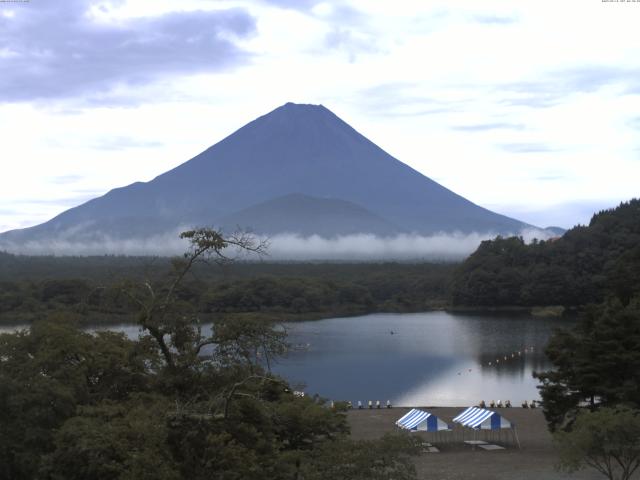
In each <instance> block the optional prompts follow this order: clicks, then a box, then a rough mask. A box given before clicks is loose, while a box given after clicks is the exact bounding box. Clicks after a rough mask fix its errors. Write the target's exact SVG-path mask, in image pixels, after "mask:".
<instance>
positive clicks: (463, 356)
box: [0, 312, 574, 406]
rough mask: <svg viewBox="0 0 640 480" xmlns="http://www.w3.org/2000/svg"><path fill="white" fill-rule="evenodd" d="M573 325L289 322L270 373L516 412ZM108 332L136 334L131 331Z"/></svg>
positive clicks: (308, 384) (401, 401) (367, 395)
mask: <svg viewBox="0 0 640 480" xmlns="http://www.w3.org/2000/svg"><path fill="white" fill-rule="evenodd" d="M573 323H574V322H570V321H565V320H557V319H540V318H533V317H529V316H521V315H520V316H518V315H486V314H485V315H454V314H451V313H446V312H427V313H412V314H388V313H382V314H373V315H365V316H361V317H349V318H330V319H326V320H315V321H310V322H296V323H288V324H285V326H286V328H287V330H288V332H289V342H290V343H291V344H292V345H294V346H298V347H299V348H295V349H293V350H292V351H290V352H289V353H288V354H287V356H286V357H285V358H282V359H280V360H278V362H277V363H276V364H275V365H273V370H274V371H275V372H276V373H278V374H280V375H282V376H283V377H284V378H286V379H287V380H289V382H291V383H292V385H293V386H294V388H296V389H298V390H304V391H305V392H306V393H307V394H309V395H313V394H315V393H317V394H319V395H320V396H322V397H324V398H328V399H332V400H351V402H353V403H354V405H356V404H357V402H358V400H360V401H362V403H363V404H365V402H367V401H368V400H373V401H375V400H380V401H381V402H382V403H385V402H386V401H387V400H391V402H392V403H393V404H394V405H398V406H401V405H402V406H416V405H421V406H428V405H438V406H465V405H471V404H476V403H477V402H479V401H480V400H482V399H484V400H485V401H487V402H489V401H490V400H496V401H497V400H498V399H501V400H503V401H504V400H506V399H509V400H511V402H512V403H513V404H514V405H515V404H518V405H519V404H520V403H521V402H522V401H523V400H524V399H527V400H529V401H530V400H532V399H538V398H539V395H538V391H537V389H536V385H537V381H536V380H535V379H534V378H533V377H532V375H531V374H532V372H533V371H540V370H545V369H548V368H550V367H551V365H550V364H549V362H548V360H547V359H546V358H545V356H544V353H543V349H544V347H545V345H546V343H547V341H548V339H549V336H550V335H551V333H552V331H553V329H554V328H555V327H558V326H560V327H569V326H571V325H572V324H573ZM16 328H19V326H16V327H7V328H0V332H1V331H12V330H15V329H16ZM109 328H111V329H113V330H118V331H122V332H125V333H126V334H127V335H128V336H130V337H132V338H135V337H137V336H138V334H139V329H138V327H137V326H135V325H118V326H112V327H109ZM392 332H393V333H392ZM518 352H519V353H518ZM505 357H506V359H505ZM497 361H499V362H497Z"/></svg>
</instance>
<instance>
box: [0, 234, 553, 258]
mask: <svg viewBox="0 0 640 480" xmlns="http://www.w3.org/2000/svg"><path fill="white" fill-rule="evenodd" d="M516 235H519V236H522V237H523V238H524V240H525V241H526V242H530V241H532V240H533V239H534V238H537V239H539V240H545V239H548V238H550V236H551V234H550V233H549V232H546V231H544V230H537V229H528V230H523V231H521V232H519V233H516ZM495 237H496V234H495V233H491V232H487V233H470V234H462V233H453V234H445V233H440V234H435V235H430V236H424V235H417V234H400V235H396V236H393V237H378V236H375V235H372V234H357V235H346V236H338V237H333V238H323V237H320V236H317V235H312V236H310V237H302V236H300V235H296V234H288V233H287V234H278V235H275V236H272V237H268V238H263V237H259V236H257V237H256V240H259V241H265V242H266V245H267V248H266V255H264V256H263V257H262V258H263V259H264V260H276V261H282V260H294V261H295V260H297V261H303V260H337V261H344V260H351V261H353V260H356V261H367V260H459V259H461V258H464V257H466V256H468V255H469V254H470V253H472V252H473V251H474V250H475V249H476V248H477V247H478V245H480V242H481V241H483V240H488V239H492V238H495ZM187 247H188V244H187V242H186V241H184V240H181V239H180V238H179V237H178V233H177V232H176V233H167V234H163V235H156V236H153V237H149V238H146V239H129V240H126V239H125V240H123V239H112V238H110V237H108V236H103V237H101V238H97V239H95V240H91V241H87V242H77V241H74V240H73V239H72V238H69V237H67V239H62V240H60V239H57V240H56V239H53V240H50V241H38V242H34V241H32V242H25V243H22V244H18V243H0V250H4V251H7V252H10V253H16V254H25V255H58V256H64V255H76V256H88V255H152V256H172V255H179V254H182V253H184V252H185V251H186V249H187ZM228 253H229V256H231V257H242V258H243V259H245V260H250V259H256V260H257V259H258V258H259V257H257V256H256V255H253V254H246V253H243V252H232V251H229V252H228Z"/></svg>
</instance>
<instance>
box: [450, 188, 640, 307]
mask: <svg viewBox="0 0 640 480" xmlns="http://www.w3.org/2000/svg"><path fill="white" fill-rule="evenodd" d="M638 291H640V200H638V199H633V200H631V201H629V202H625V203H622V204H620V205H619V206H618V207H617V208H614V209H611V210H604V211H601V212H599V213H597V214H595V215H594V216H593V218H592V219H591V222H590V223H589V225H588V226H577V227H575V228H573V229H571V230H569V231H568V232H567V233H565V235H564V236H562V237H560V238H557V239H552V240H547V241H535V242H533V243H531V244H529V245H526V244H525V242H524V241H523V239H522V238H517V237H512V238H501V237H498V238H496V239H495V240H489V241H484V242H482V244H481V245H480V247H479V248H478V250H476V252H475V253H473V254H472V255H471V256H470V257H469V258H468V259H467V260H466V261H465V262H463V263H462V264H461V265H460V266H459V268H457V269H456V271H455V274H454V279H453V284H452V303H453V304H454V305H465V306H506V305H509V306H511V305H514V306H516V305H517V306H536V305H564V306H579V305H585V304H588V303H599V302H601V301H603V300H604V299H605V298H606V297H607V296H608V295H609V294H614V295H615V296H617V297H619V298H620V299H621V300H622V301H623V303H628V302H629V299H630V298H631V297H632V296H633V295H634V293H637V292H638Z"/></svg>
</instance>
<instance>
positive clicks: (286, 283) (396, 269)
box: [0, 254, 454, 323]
mask: <svg viewBox="0 0 640 480" xmlns="http://www.w3.org/2000/svg"><path fill="white" fill-rule="evenodd" d="M168 268H170V261H169V260H168V259H165V258H144V257H138V258H136V257H109V256H105V257H84V258H83V257H27V256H14V255H9V254H0V318H2V321H3V322H4V323H11V322H14V323H15V322H30V321H32V320H33V319H35V318H38V316H39V315H41V314H43V313H47V312H51V311H59V310H62V311H67V312H72V313H79V314H82V315H83V318H84V319H85V321H89V322H103V321H121V320H122V317H123V316H126V315H130V314H131V313H132V310H131V304H130V302H129V301H128V299H127V298H126V296H124V295H123V294H122V291H123V285H125V284H126V283H127V282H130V281H132V280H135V281H145V280H159V279H162V278H164V276H166V271H167V269H168ZM453 268H454V265H453V264H446V263H443V264H437V263H420V264H403V263H377V264H376V263H372V264H364V263H359V264H358V263H355V264H348V263H316V264H314V263H260V262H253V263H241V262H239V263H223V264H222V265H221V266H220V268H211V266H209V265H197V266H194V268H193V270H192V271H190V272H189V276H188V277H187V278H185V280H184V282H182V283H181V285H180V288H179V289H178V291H177V292H176V294H177V296H178V298H179V300H180V301H182V302H184V303H185V304H189V309H192V310H193V309H195V310H196V311H198V312H199V313H201V314H202V315H204V316H207V315H209V316H218V315H220V314H224V315H227V316H229V315H231V316H239V315H244V316H246V315H249V314H250V315H252V316H257V317H260V318H265V319H274V318H277V319H280V320H282V319H285V320H292V319H293V320H295V319H309V318H320V317H326V316H336V315H354V314H362V313H369V312H374V311H394V312H405V311H420V310H427V309H431V308H436V307H442V306H444V305H446V303H447V302H448V295H449V290H448V288H449V279H450V278H451V273H452V271H453Z"/></svg>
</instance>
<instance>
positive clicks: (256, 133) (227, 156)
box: [0, 103, 525, 241]
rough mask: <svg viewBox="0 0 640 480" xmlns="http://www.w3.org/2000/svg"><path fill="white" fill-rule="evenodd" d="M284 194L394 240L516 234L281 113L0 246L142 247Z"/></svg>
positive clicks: (313, 118) (357, 139)
mask: <svg viewBox="0 0 640 480" xmlns="http://www.w3.org/2000/svg"><path fill="white" fill-rule="evenodd" d="M294 192H299V193H302V194H304V195H308V196H312V197H317V198H321V199H336V200H343V201H347V202H352V203H355V204H357V205H359V206H361V207H362V208H364V209H366V210H368V211H370V212H371V213H372V214H374V215H377V216H379V217H381V218H382V219H384V220H385V221H387V222H389V223H392V224H394V225H396V226H397V228H398V232H417V233H423V234H428V233H433V232H439V231H445V232H447V231H448V232H451V231H461V232H471V231H480V232H488V231H491V232H496V233H508V232H518V231H519V230H520V229H521V228H522V227H523V226H525V224H523V223H522V222H519V221H517V220H514V219H511V218H508V217H505V216H503V215H498V214H496V213H493V212H491V211H489V210H486V209H484V208H482V207H479V206H477V205H475V204H473V203H472V202H470V201H468V200H466V199H465V198H463V197H461V196H459V195H457V194H455V193H453V192H451V191H450V190H448V189H446V188H445V187H443V186H441V185H439V184H438V183H436V182H434V181H433V180H431V179H429V178H427V177H425V176H424V175H422V174H420V173H419V172H417V171H415V170H413V169H412V168H410V167H408V166H407V165H405V164H403V163H402V162H400V161H398V160H396V159H395V158H393V157H392V156H391V155H389V154H387V153H386V152H385V151H383V150H382V149H380V148H379V147H377V146H376V145H375V144H373V143H372V142H371V141H369V140H368V139H366V138H365V137H364V136H362V135H361V134H359V133H358V132H357V131H356V130H354V129H353V128H351V127H350V126H349V125H347V124H346V123H345V122H344V121H342V120H341V119H339V118H338V117H337V116H336V115H334V114H333V113H332V112H330V111H329V110H327V109H326V108H325V107H323V106H317V105H296V104H291V103H288V104H286V105H283V106H281V107H279V108H277V109H275V110H274V111H272V112H271V113H269V114H267V115H264V116H262V117H260V118H258V119H256V120H254V121H253V122H251V123H249V124H247V125H246V126H244V127H242V128H241V129H239V130H238V131H236V132H235V133H233V134H232V135H230V136H228V137H227V138H225V139H224V140H222V141H221V142H219V143H217V144H215V145H214V146H212V147H210V148H209V149H207V150H205V151H204V152H202V153H201V154H199V155H197V156H196V157H194V158H193V159H191V160H190V161H188V162H186V163H184V164H182V165H180V166H178V167H177V168H174V169H172V170H170V171H168V172H166V173H164V174H162V175H160V176H158V177H156V178H155V179H153V180H152V181H150V182H148V183H140V182H138V183H134V184H132V185H129V186H127V187H123V188H117V189H114V190H112V191H110V192H109V193H107V194H106V195H104V196H102V197H99V198H96V199H93V200H90V201H89V202H86V203H85V204H83V205H80V206H78V207H75V208H72V209H70V210H67V211H66V212H64V213H62V214H60V215H58V216H57V217H55V218H54V219H52V220H50V221H48V222H46V223H44V224H42V225H38V226H36V227H32V228H28V229H24V230H21V231H13V232H9V233H6V234H4V235H2V236H0V239H2V238H4V240H7V239H12V240H14V241H15V240H19V241H24V240H29V239H38V238H39V239H49V238H52V237H53V238H57V237H65V236H66V237H69V236H71V237H72V238H74V239H77V240H83V239H90V238H94V237H96V236H99V235H108V236H109V237H111V238H130V237H144V236H148V235H150V234H154V233H160V232H163V231H168V230H175V229H177V228H179V227H183V226H191V225H196V224H198V225H215V224H218V223H219V222H220V221H221V220H223V219H224V218H225V217H227V216H229V215H231V214H232V213H234V212H238V211H240V210H242V209H245V208H248V207H251V206H252V205H256V204H259V203H262V202H266V201H269V200H272V199H274V198H277V197H282V196H285V195H288V194H291V193H294ZM243 226H244V227H251V225H243Z"/></svg>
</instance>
